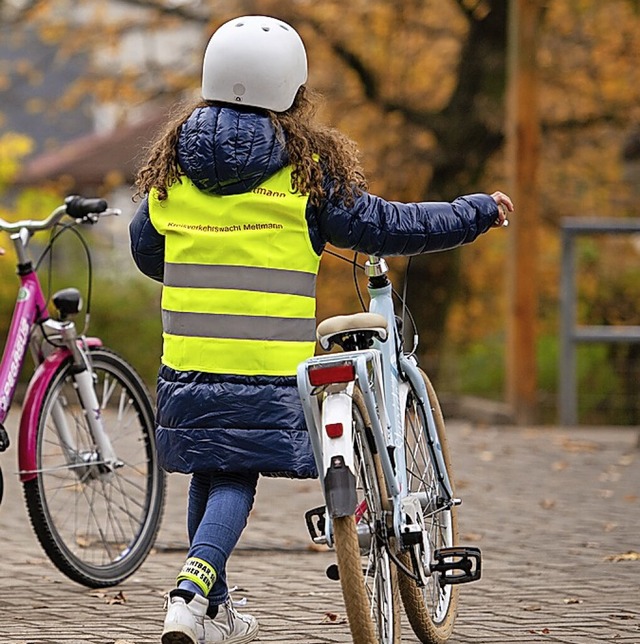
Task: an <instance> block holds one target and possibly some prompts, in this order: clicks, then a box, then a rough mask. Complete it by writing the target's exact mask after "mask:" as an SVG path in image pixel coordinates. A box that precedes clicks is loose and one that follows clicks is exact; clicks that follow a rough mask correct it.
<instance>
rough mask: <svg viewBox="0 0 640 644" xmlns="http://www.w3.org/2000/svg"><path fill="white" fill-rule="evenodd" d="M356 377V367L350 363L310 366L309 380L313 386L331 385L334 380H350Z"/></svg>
mask: <svg viewBox="0 0 640 644" xmlns="http://www.w3.org/2000/svg"><path fill="white" fill-rule="evenodd" d="M355 379H356V368H355V367H354V366H353V365H352V364H339V365H329V366H327V367H311V369H309V382H310V383H311V384H312V385H313V386H314V387H319V386H320V385H331V384H333V383H334V382H351V381H352V380H355Z"/></svg>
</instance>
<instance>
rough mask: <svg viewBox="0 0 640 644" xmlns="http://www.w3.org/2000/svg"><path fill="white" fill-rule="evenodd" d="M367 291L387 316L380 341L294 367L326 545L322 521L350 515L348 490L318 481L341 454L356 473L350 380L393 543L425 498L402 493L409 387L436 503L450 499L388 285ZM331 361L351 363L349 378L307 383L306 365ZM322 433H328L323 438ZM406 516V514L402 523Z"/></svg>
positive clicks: (424, 396)
mask: <svg viewBox="0 0 640 644" xmlns="http://www.w3.org/2000/svg"><path fill="white" fill-rule="evenodd" d="M369 294H370V307H369V310H370V312H372V313H377V314H379V315H382V316H383V317H384V318H385V319H386V320H387V326H388V337H387V339H386V340H385V341H384V342H381V341H379V340H374V342H373V347H372V348H371V349H361V350H356V351H348V352H338V353H333V354H329V355H323V356H317V357H314V358H311V359H309V360H307V361H305V362H304V363H302V364H301V365H300V366H299V368H298V375H297V378H298V389H299V391H300V396H301V399H302V404H303V409H304V414H305V420H306V423H307V427H308V429H309V435H310V439H311V443H312V447H313V452H314V455H315V459H316V465H317V468H318V472H319V476H320V480H321V483H322V486H323V490H324V491H325V500H326V502H327V511H328V512H327V519H328V520H327V521H326V522H325V537H326V541H327V543H328V544H329V545H332V532H331V531H332V528H331V520H330V519H331V518H335V517H338V516H347V515H350V514H357V513H356V508H355V507H354V503H355V500H354V498H353V495H352V494H350V493H349V491H348V489H347V490H345V491H344V492H340V491H337V492H336V490H328V489H327V488H328V487H335V482H333V481H332V482H331V485H330V486H327V481H326V480H325V479H326V477H327V476H328V473H330V471H331V468H332V467H333V466H335V464H336V463H338V462H339V461H336V460H335V459H336V457H341V458H342V461H341V462H342V463H343V464H344V466H346V467H348V468H350V471H351V474H352V476H353V477H354V478H355V476H356V472H355V471H354V465H353V463H354V458H353V444H352V429H351V424H352V418H351V397H352V393H353V388H354V383H357V385H358V388H359V389H360V391H361V392H362V395H363V398H364V403H365V406H366V409H367V411H368V414H369V418H370V421H371V430H372V433H373V438H374V442H375V445H376V449H377V452H378V455H379V458H380V464H381V467H382V471H383V475H384V481H385V485H386V487H387V492H388V495H389V496H390V497H391V499H392V507H393V532H394V534H395V536H396V537H397V543H398V544H402V543H404V542H405V540H407V538H408V536H409V535H414V538H418V537H419V535H418V532H421V527H420V523H419V521H418V520H417V519H418V516H421V515H422V506H423V504H424V503H425V502H426V499H421V498H419V495H415V494H410V493H408V486H407V476H406V467H405V465H406V464H405V452H404V436H405V418H404V414H403V410H404V409H405V404H406V401H407V397H408V395H409V393H410V391H411V392H413V394H414V395H415V396H416V397H417V399H418V401H419V403H420V405H421V406H422V408H423V410H424V412H425V418H426V424H427V444H428V446H429V450H430V453H431V458H432V462H433V463H434V468H435V470H436V476H437V479H438V483H439V487H440V494H441V497H442V502H443V505H444V506H449V507H451V506H453V505H455V504H456V500H455V499H454V498H453V491H452V486H451V482H450V480H449V477H448V474H447V469H446V467H445V463H444V458H443V456H442V450H441V447H440V440H439V438H438V433H437V429H436V425H435V420H434V417H433V413H432V409H431V404H430V402H429V396H428V393H427V390H426V387H425V384H424V381H423V379H422V376H421V373H420V371H419V370H418V367H417V363H416V361H415V359H413V357H410V356H406V355H404V354H403V353H402V351H401V349H400V346H401V345H400V341H399V335H398V329H397V324H396V317H395V312H394V307H393V300H392V286H391V284H387V285H385V286H383V287H380V288H371V287H370V288H369ZM339 365H347V366H348V367H350V368H352V370H353V379H351V380H349V381H347V382H341V383H331V384H328V385H327V386H326V387H314V386H313V385H312V384H311V381H310V377H309V371H310V370H313V369H314V368H317V367H330V366H339ZM336 423H338V424H341V425H342V433H341V434H340V436H337V435H336V434H337V433H339V432H335V431H334V432H330V431H329V430H328V429H327V427H328V426H330V427H333V426H335V424H336ZM330 433H333V434H334V436H330V435H329V434H330ZM347 478H349V477H347ZM343 480H344V477H343ZM349 485H350V483H349V482H348V481H346V482H345V487H346V488H348V487H349ZM418 504H420V505H418ZM408 518H410V519H411V520H410V521H408V520H407V519H408Z"/></svg>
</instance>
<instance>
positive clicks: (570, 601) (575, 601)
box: [563, 597, 583, 604]
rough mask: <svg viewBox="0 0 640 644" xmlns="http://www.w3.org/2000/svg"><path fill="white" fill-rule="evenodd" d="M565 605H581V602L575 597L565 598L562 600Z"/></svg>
mask: <svg viewBox="0 0 640 644" xmlns="http://www.w3.org/2000/svg"><path fill="white" fill-rule="evenodd" d="M563 601H564V603H565V604H582V602H583V600H582V599H578V598H577V597H567V598H566V599H563Z"/></svg>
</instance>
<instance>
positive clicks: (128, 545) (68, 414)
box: [25, 349, 164, 587]
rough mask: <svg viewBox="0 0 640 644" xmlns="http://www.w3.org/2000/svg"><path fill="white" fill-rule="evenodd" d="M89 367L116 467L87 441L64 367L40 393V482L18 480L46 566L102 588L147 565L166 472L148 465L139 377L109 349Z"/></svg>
mask: <svg viewBox="0 0 640 644" xmlns="http://www.w3.org/2000/svg"><path fill="white" fill-rule="evenodd" d="M92 363H93V369H94V382H95V389H96V393H97V395H98V398H99V404H100V409H101V412H102V423H103V426H104V428H105V431H106V432H107V433H108V436H109V440H110V441H111V445H112V446H113V449H114V451H115V453H116V458H117V461H116V464H115V467H114V464H113V463H111V462H108V463H107V462H105V461H104V460H102V457H101V454H100V452H99V449H98V448H97V447H96V446H95V445H94V441H93V438H92V436H91V433H90V431H89V427H88V424H87V419H86V417H85V414H84V412H83V409H82V407H81V404H80V402H79V400H78V397H77V391H76V389H75V387H74V381H73V374H72V372H71V370H70V369H69V368H68V366H63V367H62V368H61V371H60V374H59V376H56V378H57V379H54V381H53V382H52V385H51V386H50V388H49V390H48V391H47V394H46V396H45V400H44V403H43V410H42V412H41V415H40V421H39V429H38V444H37V445H38V447H37V469H36V474H37V479H36V480H34V481H29V482H27V483H25V492H26V497H27V503H28V507H29V514H30V516H31V520H32V523H33V525H34V528H35V530H36V534H37V536H38V538H39V540H40V542H41V543H42V545H43V547H44V549H45V551H46V552H47V554H48V555H49V556H50V558H51V559H52V561H53V563H55V564H56V566H58V568H59V569H60V570H61V571H62V572H64V573H65V574H67V575H68V576H69V577H71V578H72V579H74V580H75V581H78V582H80V583H83V584H85V585H88V586H93V587H100V586H110V585H113V584H116V583H119V582H120V581H122V580H123V579H124V578H126V577H128V576H129V575H130V574H131V573H132V572H134V571H135V570H136V569H137V568H138V566H139V565H140V564H141V563H142V561H144V559H145V557H146V555H147V553H148V552H149V550H150V548H151V546H152V545H153V540H154V539H155V534H156V533H157V530H158V528H159V525H160V520H161V514H162V508H163V505H164V504H163V497H164V476H163V474H162V473H161V471H160V470H159V469H158V468H157V467H156V465H155V453H154V447H153V445H154V443H153V432H154V427H153V412H152V407H151V404H150V401H149V399H148V394H147V393H146V390H145V389H144V387H143V385H142V384H141V382H140V381H139V379H138V377H137V376H136V375H135V374H134V373H133V372H132V371H131V369H130V367H129V366H128V365H127V364H126V363H125V362H124V361H123V360H122V359H121V358H119V357H117V356H116V355H115V354H113V353H112V352H109V351H108V350H103V349H99V350H96V351H94V352H92ZM54 410H55V413H54ZM123 456H124V457H125V458H122V457H123Z"/></svg>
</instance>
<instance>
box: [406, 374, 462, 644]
mask: <svg viewBox="0 0 640 644" xmlns="http://www.w3.org/2000/svg"><path fill="white" fill-rule="evenodd" d="M420 373H421V375H422V377H423V379H424V383H425V385H426V388H427V393H428V395H429V402H430V404H431V409H432V412H433V418H434V421H435V426H436V430H437V432H438V437H439V439H440V444H441V447H442V455H443V457H444V462H445V465H446V468H447V472H448V474H449V479H450V481H451V485H452V486H453V484H454V481H453V473H452V468H451V456H450V453H449V446H448V443H447V436H446V432H445V424H444V418H443V416H442V410H441V409H440V403H439V402H438V397H437V395H436V392H435V390H434V388H433V385H432V384H431V382H430V380H429V378H428V377H427V376H426V374H425V373H424V372H423V371H420ZM405 418H406V427H405V445H406V447H405V453H406V458H407V461H406V462H407V484H408V488H409V490H410V491H411V492H416V491H422V492H425V493H426V494H427V495H428V498H432V499H434V507H435V497H437V496H438V489H437V483H436V480H435V474H434V471H433V465H432V463H431V458H430V456H429V452H428V449H427V443H426V436H425V428H426V419H425V416H424V411H423V410H422V409H421V407H420V405H419V404H418V402H417V399H416V398H415V396H413V394H410V395H409V398H408V399H407V408H406V415H405ZM411 423H413V424H411ZM424 520H425V523H426V525H427V532H428V534H429V540H430V546H431V548H432V549H436V548H440V547H444V546H453V545H456V544H457V541H458V515H457V508H456V507H455V506H454V507H452V508H451V509H445V510H440V511H437V512H434V513H425V519H424ZM400 560H401V562H402V563H403V564H404V565H405V567H407V568H409V569H411V558H410V555H409V553H407V552H403V553H402V554H401V555H400ZM398 585H399V587H400V597H401V598H402V603H403V605H404V610H405V613H406V615H407V618H408V620H409V623H410V624H411V628H412V629H413V632H414V633H415V635H416V637H417V638H418V639H419V640H420V641H421V642H422V643H423V644H444V643H445V642H446V641H447V640H448V639H449V638H450V637H451V634H452V632H453V625H454V622H455V619H456V615H457V610H458V587H457V586H452V585H446V586H444V587H441V586H440V582H439V579H438V575H437V574H434V575H433V576H431V577H430V578H429V582H428V583H427V585H426V586H424V587H422V588H420V587H419V586H418V585H417V584H416V582H415V580H413V579H412V578H410V577H409V576H407V575H405V574H402V573H400V574H399V578H398Z"/></svg>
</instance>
